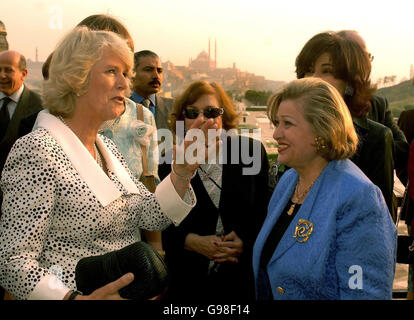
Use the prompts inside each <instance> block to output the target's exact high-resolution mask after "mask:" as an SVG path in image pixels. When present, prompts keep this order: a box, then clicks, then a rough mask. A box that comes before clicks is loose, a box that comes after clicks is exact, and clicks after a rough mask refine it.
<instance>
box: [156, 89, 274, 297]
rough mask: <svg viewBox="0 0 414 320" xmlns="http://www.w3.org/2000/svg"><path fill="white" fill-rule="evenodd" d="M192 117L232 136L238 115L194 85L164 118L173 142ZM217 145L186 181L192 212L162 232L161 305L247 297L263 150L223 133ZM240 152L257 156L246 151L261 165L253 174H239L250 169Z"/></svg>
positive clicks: (263, 182)
mask: <svg viewBox="0 0 414 320" xmlns="http://www.w3.org/2000/svg"><path fill="white" fill-rule="evenodd" d="M199 118H203V119H204V121H207V120H208V119H209V118H210V119H213V120H214V122H215V125H216V126H217V127H218V128H219V130H222V132H227V133H228V131H229V130H231V129H233V130H232V131H233V132H237V130H236V129H237V126H238V119H239V117H238V114H237V113H236V112H235V110H234V108H233V106H232V103H231V101H230V99H229V97H228V96H227V95H226V93H225V92H224V90H223V89H222V88H221V87H220V86H219V85H218V84H217V83H215V82H213V83H208V82H205V81H197V82H194V83H192V84H191V85H190V86H189V87H188V88H187V89H186V90H185V91H184V92H183V94H182V95H181V96H180V97H179V98H178V99H176V101H175V104H174V108H173V113H172V115H171V120H172V121H171V124H172V131H173V133H174V134H175V135H177V136H178V131H179V130H178V125H179V121H183V122H184V128H185V130H188V128H190V127H191V126H192V123H193V122H194V121H196V119H199ZM181 124H182V123H181ZM205 139H206V140H205V141H208V140H207V139H208V137H205ZM221 139H222V142H223V143H222V151H223V152H220V153H219V154H220V155H217V157H216V159H213V160H217V161H209V163H206V164H202V165H201V166H200V169H199V170H197V173H196V176H195V177H194V178H193V179H192V181H191V185H192V187H193V189H194V192H195V194H196V196H197V204H196V206H195V207H194V208H193V209H192V210H191V211H190V213H189V215H188V216H187V218H186V219H185V220H184V221H183V222H182V224H181V225H180V227H174V228H168V229H166V230H165V231H164V232H163V233H162V238H163V247H164V250H165V253H166V257H165V259H166V262H167V265H168V267H169V270H170V276H171V282H170V286H169V290H168V292H167V295H166V299H169V300H177V301H199V302H201V301H203V302H205V301H213V300H223V299H227V300H228V299H234V300H235V301H238V300H246V299H253V298H254V287H253V275H252V270H251V259H252V247H253V243H254V240H255V239H256V235H257V233H258V231H259V230H260V227H261V225H262V223H263V221H264V217H265V214H266V208H267V203H268V193H267V171H268V162H267V156H266V151H265V149H264V147H263V145H262V144H261V142H260V141H258V140H253V139H251V138H248V137H241V136H239V135H237V134H236V135H232V136H229V135H228V134H227V135H222V136H221ZM237 145H238V146H240V148H237V147H236V146H237ZM232 146H233V148H232ZM247 147H248V148H249V150H250V155H251V154H252V150H259V151H258V152H256V154H254V152H253V157H255V159H254V160H256V161H258V162H259V164H260V170H259V172H258V174H255V175H244V174H243V173H246V171H243V169H245V168H246V167H249V164H244V163H243V161H242V160H243V159H245V158H243V157H242V155H241V154H242V152H244V151H247V150H246V149H247ZM255 147H256V148H255ZM170 168H171V166H170V165H168V164H164V165H161V166H160V168H159V175H160V177H161V178H162V177H164V176H166V175H168V174H169V172H170Z"/></svg>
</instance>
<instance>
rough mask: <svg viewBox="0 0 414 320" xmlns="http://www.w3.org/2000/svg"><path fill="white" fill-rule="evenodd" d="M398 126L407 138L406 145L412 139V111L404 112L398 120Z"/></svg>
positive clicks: (413, 116) (413, 137)
mask: <svg viewBox="0 0 414 320" xmlns="http://www.w3.org/2000/svg"><path fill="white" fill-rule="evenodd" d="M398 126H399V127H400V129H401V130H402V132H403V133H404V135H405V137H406V138H407V141H408V143H411V142H412V141H413V139H414V109H412V110H404V111H402V112H401V114H400V117H399V118H398Z"/></svg>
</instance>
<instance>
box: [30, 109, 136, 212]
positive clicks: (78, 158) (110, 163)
mask: <svg viewBox="0 0 414 320" xmlns="http://www.w3.org/2000/svg"><path fill="white" fill-rule="evenodd" d="M38 121H39V127H43V128H45V129H46V130H47V131H48V132H49V134H50V135H51V136H52V137H53V138H54V139H55V140H56V141H57V143H58V144H59V146H60V147H61V148H62V150H63V151H64V152H65V154H66V156H67V157H68V158H69V160H70V162H71V163H72V165H73V167H74V168H75V170H76V171H77V172H78V174H79V175H80V176H81V178H82V179H83V180H84V181H85V182H86V184H87V185H88V186H89V188H90V189H91V190H92V192H93V193H94V194H95V196H96V198H97V199H98V201H99V202H100V203H101V204H102V206H104V207H105V206H107V205H108V204H110V203H111V202H112V201H114V200H116V199H118V198H119V197H120V196H121V195H122V193H121V191H120V190H119V189H118V188H117V186H116V185H115V183H114V182H113V181H112V180H111V179H109V177H108V176H107V175H106V174H105V173H104V172H103V170H102V169H101V168H100V167H99V165H98V164H97V163H96V161H95V160H94V159H93V157H92V156H91V154H90V153H89V152H88V150H87V149H86V148H85V146H84V145H83V144H82V142H81V141H80V140H79V138H78V137H77V136H76V135H75V134H74V133H73V132H72V131H71V130H70V129H69V128H68V127H67V126H66V125H65V124H63V122H62V121H60V120H59V119H58V118H56V117H55V116H53V115H51V114H48V113H40V114H39V117H38ZM96 143H97V146H98V148H99V150H100V151H101V153H102V156H103V157H104V159H105V161H106V164H107V167H108V170H110V171H111V172H113V173H114V174H115V175H116V176H117V178H118V180H119V182H121V183H122V185H123V186H124V187H125V189H126V190H127V192H128V193H135V194H136V193H139V191H138V188H137V187H136V185H135V183H134V182H133V181H132V179H131V177H130V176H129V174H128V172H127V171H126V169H125V168H124V167H123V165H122V164H121V163H120V161H119V160H118V159H117V158H116V157H115V156H114V155H113V153H112V152H111V151H110V150H109V149H108V147H107V146H106V145H105V143H104V142H103V141H102V140H101V138H100V137H99V135H98V136H97V139H96Z"/></svg>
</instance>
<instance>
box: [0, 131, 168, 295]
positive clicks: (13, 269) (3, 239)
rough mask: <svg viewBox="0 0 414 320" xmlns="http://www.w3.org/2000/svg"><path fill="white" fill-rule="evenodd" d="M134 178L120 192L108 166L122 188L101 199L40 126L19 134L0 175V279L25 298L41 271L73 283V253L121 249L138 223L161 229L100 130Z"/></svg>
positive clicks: (151, 205)
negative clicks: (128, 187) (132, 189)
mask: <svg viewBox="0 0 414 320" xmlns="http://www.w3.org/2000/svg"><path fill="white" fill-rule="evenodd" d="M101 138H102V140H103V141H104V143H105V145H106V146H107V147H108V148H109V150H110V151H111V152H112V153H113V154H114V155H115V156H116V157H117V158H118V159H119V160H120V162H121V163H122V165H123V166H124V167H125V168H126V169H127V170H128V173H129V175H130V176H131V178H132V179H133V181H134V182H135V183H136V185H137V187H138V190H139V194H127V191H126V189H125V188H124V187H123V185H122V184H121V183H120V181H119V180H118V179H117V176H116V175H115V174H114V172H112V171H108V176H109V178H110V179H111V180H112V181H113V182H114V183H115V185H116V187H117V188H118V189H119V190H120V191H121V192H122V196H121V197H120V198H118V199H117V200H115V201H113V202H112V203H110V204H109V205H107V206H106V207H103V206H102V205H101V204H100V203H99V201H98V200H97V198H96V197H95V195H94V193H93V191H92V190H91V189H89V187H88V185H87V184H86V183H85V181H83V180H82V178H81V177H80V176H79V174H78V173H77V171H76V170H75V169H74V168H73V166H72V165H71V162H70V160H69V158H68V157H67V156H66V154H65V153H64V152H63V150H62V149H61V147H60V146H59V145H58V143H57V142H56V140H55V139H54V138H53V137H52V136H51V135H50V134H49V133H48V132H47V130H46V129H43V128H39V129H38V130H36V131H34V132H32V133H30V134H28V135H26V136H24V137H22V138H20V139H19V140H18V141H17V142H16V143H15V145H14V146H13V148H12V150H11V152H10V154H9V157H8V159H7V162H6V164H5V166H4V170H3V173H2V180H1V188H2V191H3V205H2V211H3V216H2V219H1V221H0V285H1V286H3V287H4V288H5V289H6V290H7V291H9V292H10V293H11V294H12V295H13V296H15V297H16V298H18V299H27V297H28V296H29V295H30V293H31V292H32V291H33V289H34V288H35V287H36V285H37V283H38V282H39V281H40V280H41V279H42V277H44V276H46V275H48V274H50V273H53V274H55V273H54V272H53V271H51V270H61V272H59V273H58V275H59V277H60V279H61V280H62V281H63V283H64V284H65V285H66V286H67V287H68V288H70V289H76V284H75V275H74V271H75V267H76V264H77V262H78V261H79V259H81V258H83V257H87V256H93V255H101V254H104V253H107V252H109V251H113V250H118V249H121V248H123V247H125V246H127V245H129V244H131V243H133V242H135V241H137V240H139V239H137V237H136V234H137V232H136V230H137V228H143V229H148V230H162V229H164V228H166V227H167V226H168V225H169V224H170V223H171V220H170V219H168V217H166V216H165V215H164V214H163V213H162V212H161V209H160V206H159V204H158V201H157V200H156V198H155V197H154V195H153V194H152V193H150V192H149V191H148V190H147V189H146V188H145V187H144V185H143V184H142V183H141V182H139V181H138V180H136V179H135V178H133V176H132V175H131V172H130V171H129V169H128V166H127V164H126V162H125V160H124V159H123V157H122V156H121V154H120V153H119V151H118V150H117V148H116V146H115V145H114V143H113V142H112V141H111V140H110V139H108V138H106V137H103V136H101Z"/></svg>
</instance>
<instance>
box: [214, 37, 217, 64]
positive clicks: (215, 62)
mask: <svg viewBox="0 0 414 320" xmlns="http://www.w3.org/2000/svg"><path fill="white" fill-rule="evenodd" d="M214 68H217V39H214Z"/></svg>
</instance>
